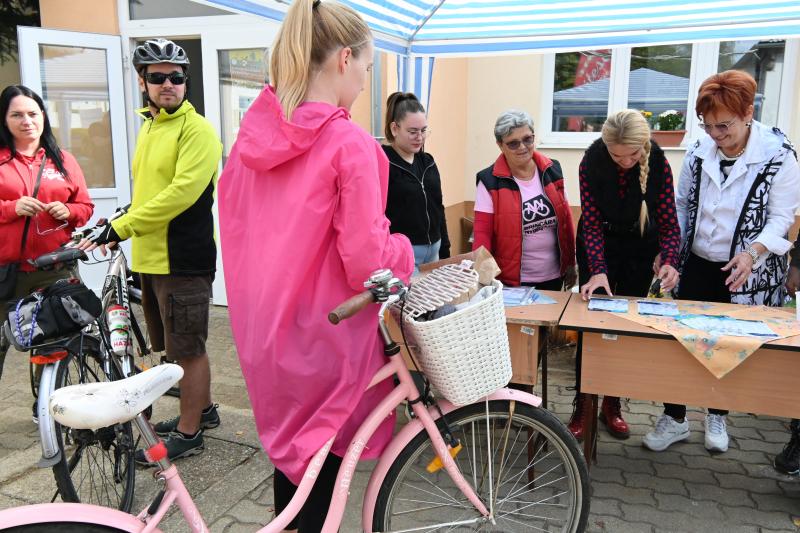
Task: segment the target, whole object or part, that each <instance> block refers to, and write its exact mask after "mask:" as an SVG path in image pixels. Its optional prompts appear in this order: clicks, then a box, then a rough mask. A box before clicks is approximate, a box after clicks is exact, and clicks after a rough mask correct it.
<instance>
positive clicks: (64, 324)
mask: <svg viewBox="0 0 800 533" xmlns="http://www.w3.org/2000/svg"><path fill="white" fill-rule="evenodd" d="M101 311H102V304H101V303H100V299H99V298H98V297H97V295H96V294H95V293H94V292H93V291H92V290H91V289H89V288H88V287H87V286H86V285H84V284H83V283H81V282H80V281H79V280H77V279H74V278H73V279H60V280H58V281H56V282H55V283H53V284H52V285H50V286H49V287H47V288H45V289H43V290H40V291H36V292H34V293H33V294H31V295H29V296H26V297H25V298H22V299H20V300H15V301H11V302H9V303H8V314H7V316H8V326H9V327H8V329H7V331H9V330H10V332H11V340H12V342H13V343H14V346H16V347H17V349H19V350H26V349H28V348H30V347H31V346H33V345H35V344H41V343H43V342H45V341H48V340H52V339H56V338H58V337H63V336H66V335H70V334H73V333H77V332H78V331H80V330H81V329H82V328H83V327H84V326H86V325H88V324H90V323H92V321H94V320H95V319H96V318H97V317H98V316H100V313H101Z"/></svg>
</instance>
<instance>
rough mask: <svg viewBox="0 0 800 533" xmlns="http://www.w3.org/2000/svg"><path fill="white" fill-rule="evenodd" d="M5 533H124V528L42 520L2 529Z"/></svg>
mask: <svg viewBox="0 0 800 533" xmlns="http://www.w3.org/2000/svg"><path fill="white" fill-rule="evenodd" d="M3 531H4V532H5V533H44V532H47V531H53V532H54V533H124V530H122V529H117V528H115V527H111V526H101V525H98V524H82V523H78V522H42V523H41V524H26V525H24V526H14V527H10V528H8V529H4V530H3Z"/></svg>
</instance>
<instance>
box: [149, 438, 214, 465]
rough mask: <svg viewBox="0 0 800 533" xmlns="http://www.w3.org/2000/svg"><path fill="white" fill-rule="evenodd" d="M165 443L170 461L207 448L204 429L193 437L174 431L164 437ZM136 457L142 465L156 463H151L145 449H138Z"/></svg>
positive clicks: (196, 453)
mask: <svg viewBox="0 0 800 533" xmlns="http://www.w3.org/2000/svg"><path fill="white" fill-rule="evenodd" d="M164 445H165V446H166V447H167V457H169V460H170V461H174V460H176V459H182V458H184V457H191V456H192V455H198V454H200V453H203V449H204V448H205V445H204V444H203V431H202V430H199V431H198V432H197V433H195V435H194V436H193V437H188V438H187V437H186V436H184V434H183V433H181V432H179V431H173V432H172V433H170V434H169V435H167V436H166V437H165V438H164ZM134 459H135V460H136V463H137V464H140V465H144V466H153V465H155V463H151V462H149V461H148V460H147V458H145V456H144V450H136V455H135V456H134Z"/></svg>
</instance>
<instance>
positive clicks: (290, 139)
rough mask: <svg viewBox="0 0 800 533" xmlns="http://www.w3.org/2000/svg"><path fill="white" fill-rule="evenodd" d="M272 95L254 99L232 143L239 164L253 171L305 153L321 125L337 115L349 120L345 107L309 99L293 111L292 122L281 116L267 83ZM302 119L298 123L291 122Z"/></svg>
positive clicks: (271, 93)
mask: <svg viewBox="0 0 800 533" xmlns="http://www.w3.org/2000/svg"><path fill="white" fill-rule="evenodd" d="M264 92H265V93H269V94H270V95H272V98H268V97H267V98H265V97H262V98H258V99H256V101H255V102H253V105H252V106H250V109H249V110H248V111H247V121H246V123H243V124H242V128H241V129H240V130H239V136H238V137H237V139H236V145H237V146H238V147H239V151H240V153H241V157H242V163H244V164H245V165H247V166H248V167H250V168H252V169H254V170H272V169H274V168H275V167H277V166H280V165H282V164H284V163H286V162H287V161H290V160H292V159H294V158H296V157H298V156H300V155H303V154H305V153H306V152H308V151H309V150H311V149H312V148H313V147H314V144H315V143H316V142H317V140H318V139H319V136H320V134H321V133H322V131H323V129H324V128H325V126H326V125H327V124H328V123H329V122H330V121H332V120H335V119H337V118H344V119H349V118H350V114H349V113H348V112H347V110H346V109H344V108H341V107H333V106H331V105H327V104H323V103H317V102H310V103H306V104H303V105H302V106H301V107H300V108H299V109H297V110H295V116H294V121H292V122H288V121H287V120H286V119H285V118H284V115H283V109H282V108H281V105H280V101H279V100H278V98H277V97H276V96H275V91H274V89H273V88H272V87H271V86H268V87H267V88H266V89H264ZM298 120H302V123H301V124H298V123H296V122H295V121H298Z"/></svg>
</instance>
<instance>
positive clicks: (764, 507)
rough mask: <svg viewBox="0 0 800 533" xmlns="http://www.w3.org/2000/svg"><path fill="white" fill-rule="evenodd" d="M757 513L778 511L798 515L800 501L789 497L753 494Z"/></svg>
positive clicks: (799, 512)
mask: <svg viewBox="0 0 800 533" xmlns="http://www.w3.org/2000/svg"><path fill="white" fill-rule="evenodd" d="M753 499H754V500H755V501H756V507H757V508H758V510H759V511H778V512H782V513H789V514H795V515H800V501H798V499H797V498H795V497H791V496H784V495H781V494H774V493H773V494H753Z"/></svg>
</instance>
